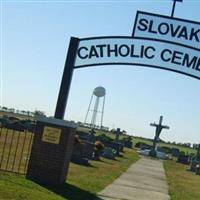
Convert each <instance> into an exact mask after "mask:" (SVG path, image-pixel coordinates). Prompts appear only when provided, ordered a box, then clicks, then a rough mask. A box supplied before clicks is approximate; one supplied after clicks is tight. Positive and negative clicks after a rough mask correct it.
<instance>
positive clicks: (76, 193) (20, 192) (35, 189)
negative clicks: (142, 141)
mask: <svg viewBox="0 0 200 200" xmlns="http://www.w3.org/2000/svg"><path fill="white" fill-rule="evenodd" d="M136 160H138V155H137V152H136V151H135V150H133V149H127V148H125V152H124V154H123V156H121V157H118V158H117V159H116V160H109V159H105V158H102V160H101V161H90V164H91V165H90V166H88V167H86V166H81V165H77V164H73V163H71V164H70V168H69V174H68V181H67V183H66V184H64V185H62V186H60V187H44V186H40V185H38V184H36V183H34V182H32V181H29V180H26V179H25V178H24V176H23V175H17V174H13V173H8V172H2V171H0V200H12V199H13V200H29V199H31V200H38V199H42V200H44V199H45V200H54V199H56V200H57V199H58V200H59V199H67V200H92V199H94V198H95V193H97V192H98V191H100V190H102V189H103V188H105V187H106V186H107V185H108V184H110V183H111V182H112V181H114V180H115V179H116V178H117V177H118V176H119V175H120V174H121V173H122V172H124V171H126V169H127V168H128V167H129V166H130V165H131V164H132V163H133V162H135V161H136Z"/></svg>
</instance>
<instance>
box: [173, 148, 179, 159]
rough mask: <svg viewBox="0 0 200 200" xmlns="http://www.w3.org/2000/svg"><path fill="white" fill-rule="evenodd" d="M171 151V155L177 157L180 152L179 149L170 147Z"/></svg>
mask: <svg viewBox="0 0 200 200" xmlns="http://www.w3.org/2000/svg"><path fill="white" fill-rule="evenodd" d="M171 153H172V155H173V156H176V157H178V156H179V154H180V150H179V149H177V148H172V150H171Z"/></svg>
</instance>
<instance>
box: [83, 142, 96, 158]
mask: <svg viewBox="0 0 200 200" xmlns="http://www.w3.org/2000/svg"><path fill="white" fill-rule="evenodd" d="M83 146H84V148H83V157H85V158H87V159H89V160H91V159H92V158H93V153H94V148H95V145H94V143H91V142H88V141H84V142H83Z"/></svg>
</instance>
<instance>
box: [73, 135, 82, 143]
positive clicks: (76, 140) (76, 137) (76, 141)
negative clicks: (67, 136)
mask: <svg viewBox="0 0 200 200" xmlns="http://www.w3.org/2000/svg"><path fill="white" fill-rule="evenodd" d="M76 144H81V140H80V138H79V136H78V135H75V137H74V145H76Z"/></svg>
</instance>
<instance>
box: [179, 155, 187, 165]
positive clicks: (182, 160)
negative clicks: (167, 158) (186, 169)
mask: <svg viewBox="0 0 200 200" xmlns="http://www.w3.org/2000/svg"><path fill="white" fill-rule="evenodd" d="M177 162H179V163H182V164H186V165H188V164H189V155H185V154H182V153H180V154H179V155H178V158H177Z"/></svg>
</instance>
